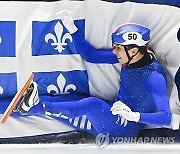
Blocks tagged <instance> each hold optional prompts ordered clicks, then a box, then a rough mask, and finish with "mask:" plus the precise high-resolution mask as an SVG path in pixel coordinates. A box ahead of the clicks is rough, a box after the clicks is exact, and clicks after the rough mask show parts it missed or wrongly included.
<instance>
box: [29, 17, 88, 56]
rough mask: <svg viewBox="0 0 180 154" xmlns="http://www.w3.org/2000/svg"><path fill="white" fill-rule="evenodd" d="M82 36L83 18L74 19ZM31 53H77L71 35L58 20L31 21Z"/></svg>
mask: <svg viewBox="0 0 180 154" xmlns="http://www.w3.org/2000/svg"><path fill="white" fill-rule="evenodd" d="M75 24H76V26H77V27H78V28H79V29H80V32H81V34H82V35H83V36H84V30H85V29H84V27H85V20H77V21H75ZM32 28H33V32H32V55H33V56H41V55H52V54H77V53H78V51H76V49H75V48H74V46H73V40H72V37H71V35H70V34H69V33H68V31H67V30H66V29H65V27H64V26H63V24H62V22H61V21H60V20H53V21H50V22H40V21H33V23H32Z"/></svg>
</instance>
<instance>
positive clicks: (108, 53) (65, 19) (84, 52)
mask: <svg viewBox="0 0 180 154" xmlns="http://www.w3.org/2000/svg"><path fill="white" fill-rule="evenodd" d="M59 16H61V19H62V23H63V25H64V26H65V27H66V29H67V30H68V32H69V33H70V34H71V35H72V37H73V42H74V45H75V47H76V49H77V51H78V52H79V53H80V54H81V56H82V57H83V58H84V59H85V60H86V61H88V62H91V63H110V64H114V63H118V59H117V57H116V56H115V55H114V54H113V53H112V50H104V51H98V50H96V49H95V48H94V47H93V46H92V45H90V44H89V43H88V42H87V41H86V40H85V39H84V37H82V35H81V34H80V32H79V31H78V28H77V27H76V25H75V24H74V21H73V18H72V16H71V14H70V13H69V12H68V11H67V10H63V11H61V12H60V13H59Z"/></svg>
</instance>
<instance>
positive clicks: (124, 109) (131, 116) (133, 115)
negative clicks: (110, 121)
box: [111, 101, 140, 122]
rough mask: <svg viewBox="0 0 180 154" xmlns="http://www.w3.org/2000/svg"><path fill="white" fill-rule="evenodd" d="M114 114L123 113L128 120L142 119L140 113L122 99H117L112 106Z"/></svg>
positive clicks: (136, 120)
mask: <svg viewBox="0 0 180 154" xmlns="http://www.w3.org/2000/svg"><path fill="white" fill-rule="evenodd" d="M111 112H112V114H113V115H121V116H122V117H124V118H125V119H126V120H128V121H134V122H138V121H139V120H140V113H139V112H133V111H132V110H131V109H130V108H129V107H128V106H127V105H126V104H124V103H123V102H121V101H117V102H115V103H114V104H113V106H112V107H111Z"/></svg>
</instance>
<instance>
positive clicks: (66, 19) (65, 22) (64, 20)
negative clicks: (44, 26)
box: [57, 10, 78, 34]
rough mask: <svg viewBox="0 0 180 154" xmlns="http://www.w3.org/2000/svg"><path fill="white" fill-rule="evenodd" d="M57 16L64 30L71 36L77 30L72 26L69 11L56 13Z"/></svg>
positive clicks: (72, 22)
mask: <svg viewBox="0 0 180 154" xmlns="http://www.w3.org/2000/svg"><path fill="white" fill-rule="evenodd" d="M57 14H58V16H59V18H61V20H62V23H63V25H64V26H65V27H66V29H67V30H68V32H69V33H70V34H73V33H75V32H76V31H77V30H78V28H77V27H76V26H75V24H74V21H73V18H72V16H71V14H70V13H69V11H67V10H62V11H60V12H58V13H57Z"/></svg>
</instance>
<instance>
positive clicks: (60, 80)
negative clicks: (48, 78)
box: [47, 74, 76, 95]
mask: <svg viewBox="0 0 180 154" xmlns="http://www.w3.org/2000/svg"><path fill="white" fill-rule="evenodd" d="M65 84H66V79H65V77H64V76H63V75H62V74H60V75H59V76H58V77H57V85H58V87H56V86H55V85H52V84H51V85H49V86H48V87H47V92H48V93H49V94H50V92H51V91H55V94H54V95H58V94H69V93H70V92H69V90H70V89H72V90H73V91H75V90H76V86H75V85H74V84H69V85H67V86H66V87H65Z"/></svg>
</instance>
